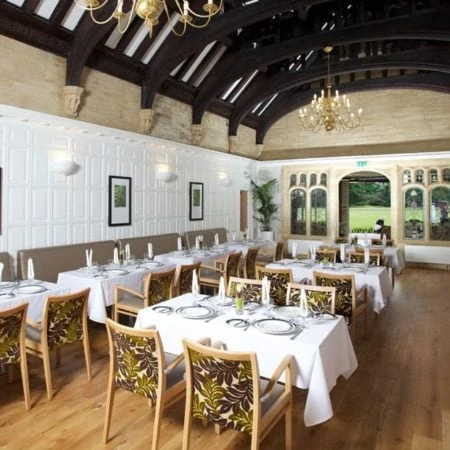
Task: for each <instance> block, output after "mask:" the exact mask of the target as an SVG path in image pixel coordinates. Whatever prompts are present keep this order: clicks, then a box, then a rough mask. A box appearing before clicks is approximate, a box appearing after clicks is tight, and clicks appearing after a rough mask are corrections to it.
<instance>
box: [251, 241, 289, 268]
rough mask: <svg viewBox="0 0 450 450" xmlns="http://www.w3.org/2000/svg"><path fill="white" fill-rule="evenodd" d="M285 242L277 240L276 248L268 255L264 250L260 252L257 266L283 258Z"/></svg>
mask: <svg viewBox="0 0 450 450" xmlns="http://www.w3.org/2000/svg"><path fill="white" fill-rule="evenodd" d="M283 252H284V244H283V242H277V243H276V245H275V250H274V251H273V252H272V253H271V254H270V255H266V254H265V252H264V251H262V252H260V255H258V257H257V259H256V265H257V266H265V265H266V264H270V263H273V262H275V261H280V260H281V259H283Z"/></svg>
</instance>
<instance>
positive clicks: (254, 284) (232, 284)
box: [227, 277, 270, 303]
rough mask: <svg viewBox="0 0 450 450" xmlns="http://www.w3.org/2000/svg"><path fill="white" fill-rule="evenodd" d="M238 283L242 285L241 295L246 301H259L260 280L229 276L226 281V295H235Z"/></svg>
mask: <svg viewBox="0 0 450 450" xmlns="http://www.w3.org/2000/svg"><path fill="white" fill-rule="evenodd" d="M239 284H240V285H241V286H242V291H241V296H242V297H243V299H244V300H245V301H246V302H255V303H261V299H262V280H250V279H248V278H238V277H231V278H230V279H229V281H228V289H227V296H228V297H233V298H234V297H236V287H237V285H239ZM269 286H270V281H269Z"/></svg>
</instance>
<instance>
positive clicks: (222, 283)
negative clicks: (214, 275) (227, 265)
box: [217, 277, 225, 300]
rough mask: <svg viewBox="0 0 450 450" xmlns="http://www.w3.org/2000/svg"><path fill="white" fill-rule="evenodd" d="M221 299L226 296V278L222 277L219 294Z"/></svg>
mask: <svg viewBox="0 0 450 450" xmlns="http://www.w3.org/2000/svg"><path fill="white" fill-rule="evenodd" d="M217 296H218V297H219V300H223V299H224V298H225V279H224V278H223V277H220V280H219V292H218V294H217Z"/></svg>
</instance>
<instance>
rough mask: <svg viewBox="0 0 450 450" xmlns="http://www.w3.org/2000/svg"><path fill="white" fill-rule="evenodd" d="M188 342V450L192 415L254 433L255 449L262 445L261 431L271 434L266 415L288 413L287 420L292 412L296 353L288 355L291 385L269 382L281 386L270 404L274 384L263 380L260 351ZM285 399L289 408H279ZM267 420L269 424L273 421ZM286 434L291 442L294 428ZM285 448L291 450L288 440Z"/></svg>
mask: <svg viewBox="0 0 450 450" xmlns="http://www.w3.org/2000/svg"><path fill="white" fill-rule="evenodd" d="M183 346H184V354H185V360H186V411H185V416H184V417H185V423H184V434H183V449H184V450H188V449H189V441H190V429H191V423H192V418H195V419H200V420H201V421H202V422H203V423H210V424H215V425H216V426H219V427H223V428H231V429H234V430H238V431H242V432H246V433H249V434H251V435H252V442H251V449H258V448H259V441H260V439H261V435H262V436H265V434H267V432H265V430H264V429H263V425H262V423H264V415H265V414H266V413H268V415H270V416H271V417H273V418H275V417H276V419H277V420H280V419H282V418H283V416H285V417H286V419H287V416H286V414H291V411H290V409H291V404H292V396H291V390H292V385H291V383H292V380H291V373H290V368H288V367H289V364H290V361H291V358H292V357H290V356H288V357H287V360H286V361H285V360H284V361H283V362H284V364H285V365H284V367H286V369H285V372H284V373H285V377H286V384H283V385H281V384H278V383H277V378H272V379H271V380H270V381H272V380H273V381H274V384H275V385H277V392H278V395H279V397H278V398H277V399H276V400H275V399H274V400H273V402H267V403H265V395H264V389H265V387H267V386H268V384H270V383H267V380H265V381H262V380H261V379H260V377H259V370H258V363H257V359H256V354H255V353H253V352H248V353H244V352H229V351H226V350H221V349H217V348H214V347H206V346H203V345H200V344H198V343H195V342H192V341H190V340H188V339H183ZM280 366H281V365H280ZM278 376H279V374H278ZM278 389H279V390H278ZM272 392H274V395H277V394H275V391H272ZM269 403H271V404H269ZM282 403H284V406H282V407H281V409H279V407H280V405H282ZM275 404H277V406H275ZM271 407H273V408H276V407H277V408H278V409H279V411H278V412H277V411H274V412H273V411H270V408H271ZM272 414H273V415H272ZM265 422H266V425H267V422H270V421H267V420H266V421H265ZM287 422H288V423H289V422H290V421H289V420H287ZM271 425H273V421H272V423H271ZM268 428H269V429H270V427H268ZM286 434H287V435H286V440H287V441H290V440H291V439H292V437H291V436H290V432H289V431H287V433H286ZM286 448H291V447H290V445H289V444H288V443H287V445H286Z"/></svg>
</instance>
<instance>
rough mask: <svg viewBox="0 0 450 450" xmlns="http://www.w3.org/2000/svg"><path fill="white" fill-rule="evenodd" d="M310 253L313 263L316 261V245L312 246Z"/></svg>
mask: <svg viewBox="0 0 450 450" xmlns="http://www.w3.org/2000/svg"><path fill="white" fill-rule="evenodd" d="M309 251H310V253H311V259H312V260H313V261H315V260H316V247H315V246H314V245H311V246H310V247H309Z"/></svg>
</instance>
